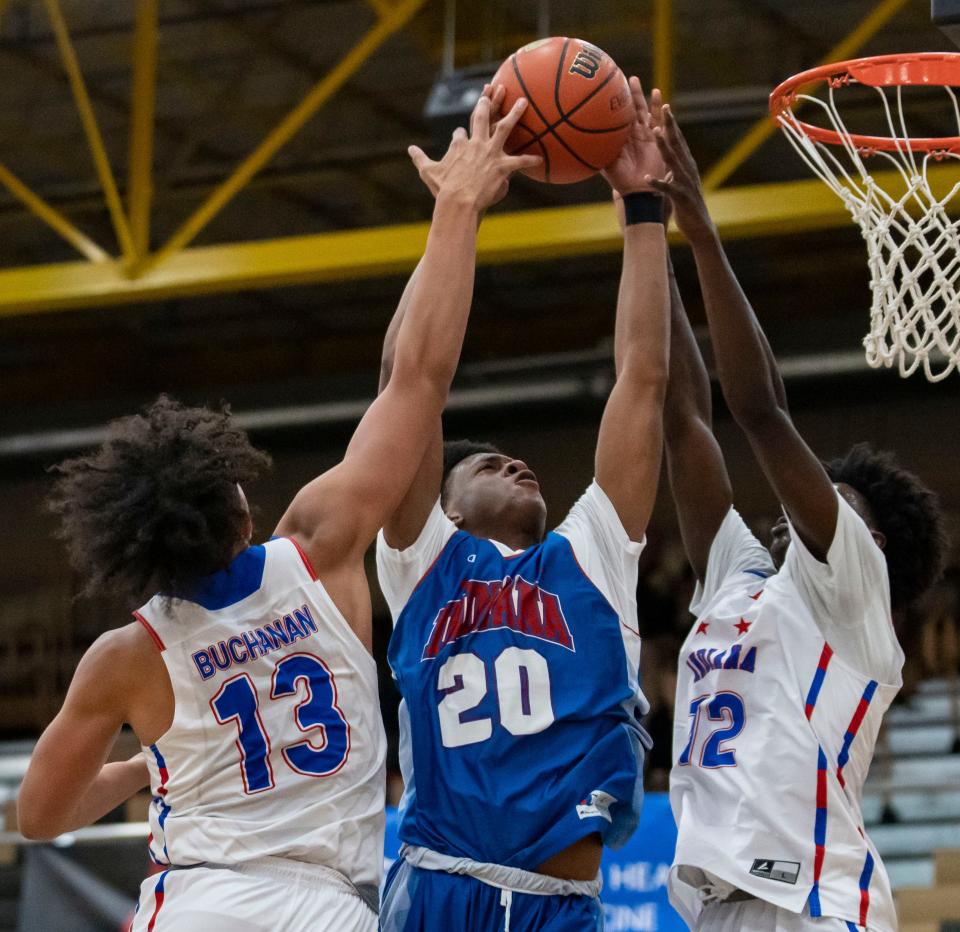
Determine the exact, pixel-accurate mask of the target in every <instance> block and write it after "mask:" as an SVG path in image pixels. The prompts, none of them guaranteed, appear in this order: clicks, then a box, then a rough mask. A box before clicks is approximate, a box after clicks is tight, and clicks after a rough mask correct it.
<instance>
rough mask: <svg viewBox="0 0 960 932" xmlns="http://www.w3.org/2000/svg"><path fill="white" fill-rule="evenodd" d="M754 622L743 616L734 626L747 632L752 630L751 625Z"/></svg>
mask: <svg viewBox="0 0 960 932" xmlns="http://www.w3.org/2000/svg"><path fill="white" fill-rule="evenodd" d="M752 624H753V622H752V621H745V620H744V619H743V618H741V619H740V621H738V622H737V624H735V625H734V628H736V629H737V631H739V632H740V633H741V634H746V633H747V632H748V631H749V630H750V625H752Z"/></svg>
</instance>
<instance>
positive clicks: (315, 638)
mask: <svg viewBox="0 0 960 932" xmlns="http://www.w3.org/2000/svg"><path fill="white" fill-rule="evenodd" d="M523 106H524V102H523V101H520V102H519V103H518V104H517V106H516V107H515V108H514V109H513V110H512V111H511V113H510V114H509V115H508V116H507V117H506V118H505V119H504V120H503V121H501V123H500V125H498V126H497V127H496V129H494V130H493V131H492V132H491V131H490V130H489V120H490V101H489V100H488V99H486V98H485V99H483V100H481V101H480V102H479V103H478V105H477V108H476V111H475V112H474V115H473V126H474V129H475V132H474V134H473V136H472V137H471V138H469V139H468V138H467V135H466V133H465V132H464V131H463V130H458V131H457V132H456V133H455V134H454V138H453V141H452V143H451V145H450V148H449V149H448V151H447V153H446V155H445V156H444V158H443V159H442V161H440V162H439V163H436V164H435V165H434V166H433V168H432V171H433V177H434V181H435V184H436V186H437V189H438V190H437V196H436V204H435V207H434V214H433V222H432V224H431V228H430V234H429V237H428V240H427V248H426V253H425V255H424V258H423V262H422V265H421V268H420V275H419V276H418V279H417V283H416V286H415V288H414V289H413V290H412V293H411V294H410V296H409V309H408V312H407V314H406V316H405V318H404V322H403V325H402V326H401V327H400V331H399V333H398V334H397V340H396V342H397V350H396V365H395V369H394V374H393V378H392V379H391V381H390V385H389V387H388V388H387V389H386V390H385V391H384V392H383V393H382V394H381V395H380V396H379V398H378V399H377V400H376V401H375V402H374V404H373V405H371V407H370V408H369V410H368V411H367V412H366V414H365V415H364V416H363V419H362V420H361V421H360V424H359V425H358V427H357V429H356V431H355V432H354V435H353V438H352V439H351V441H350V444H349V445H348V447H347V450H346V453H345V455H344V458H343V460H342V461H341V462H340V463H339V464H338V465H337V466H335V467H333V468H332V469H330V470H328V471H327V472H325V473H323V474H322V475H320V476H319V477H317V478H316V479H314V480H313V481H311V482H310V483H308V484H307V485H305V486H304V487H303V488H302V489H301V490H300V492H299V493H298V494H297V495H296V497H295V498H294V499H293V501H292V502H291V504H290V506H289V508H288V509H287V511H286V513H285V514H284V516H283V517H282V518H281V520H280V524H279V526H278V527H277V529H276V531H275V536H274V537H273V538H271V540H270V541H268V542H267V543H266V544H262V545H258V546H251V545H250V540H251V535H252V525H251V520H250V513H249V510H248V508H247V503H246V499H245V497H244V494H243V491H242V489H241V484H242V483H246V482H248V481H250V480H252V479H253V478H254V477H255V476H256V475H257V473H259V472H260V471H261V470H262V468H263V467H264V466H265V465H266V463H267V458H266V457H265V456H264V455H263V454H262V453H259V452H258V451H256V450H255V449H253V447H252V446H250V444H249V441H248V439H247V437H246V435H245V434H243V432H242V431H240V430H239V429H237V428H236V427H234V426H232V425H231V423H230V420H229V417H228V415H227V414H225V413H218V412H214V411H210V410H207V409H201V408H184V407H181V406H180V405H178V404H176V403H174V402H172V401H170V400H169V399H166V398H161V399H160V400H159V401H158V402H156V403H155V404H154V405H153V406H152V407H150V408H149V409H148V410H147V411H146V413H145V414H144V415H143V416H136V417H131V418H126V419H124V420H121V421H117V422H115V423H114V424H112V425H111V427H110V429H109V431H108V436H107V439H106V441H105V443H104V444H103V446H102V447H101V448H100V450H99V451H98V452H96V453H94V454H92V455H90V456H85V457H81V458H79V459H75V460H72V461H69V462H67V463H64V464H63V465H62V466H61V467H60V468H59V472H60V476H61V478H60V480H59V484H58V488H57V492H56V495H55V497H54V504H55V508H56V510H57V511H58V512H59V513H60V515H61V517H62V519H63V531H64V536H65V537H66V539H67V542H68V544H69V546H70V550H71V553H72V556H73V558H74V562H75V563H76V565H77V568H78V570H79V571H80V572H81V573H82V574H84V576H85V577H86V578H87V580H88V581H89V583H90V585H91V587H105V586H109V587H111V588H113V589H115V590H116V591H118V592H119V593H122V594H123V595H125V596H127V597H129V598H131V599H132V598H134V597H137V596H140V595H141V594H149V592H152V591H157V592H158V594H157V595H156V596H154V597H153V598H152V599H150V601H148V602H147V603H146V604H145V605H144V606H143V607H142V608H141V609H140V610H139V611H137V612H135V613H134V614H135V617H136V622H134V623H132V624H130V625H128V626H126V627H124V628H120V629H118V630H115V631H111V632H110V633H108V634H105V635H103V636H102V637H101V638H100V639H99V640H98V641H97V642H96V643H95V644H94V645H93V646H92V647H91V648H90V650H89V651H88V652H87V653H86V654H85V656H84V657H83V659H82V660H81V661H80V665H79V667H78V668H77V672H76V675H75V676H74V679H73V682H72V684H71V686H70V690H69V692H68V694H67V698H66V700H65V702H64V706H63V708H62V709H61V711H60V712H59V714H58V715H57V716H56V718H55V719H54V721H53V722H52V723H51V725H50V726H49V727H48V728H47V730H46V731H45V732H44V734H43V736H42V737H41V738H40V741H39V742H38V744H37V747H36V750H35V751H34V754H33V757H32V759H31V762H30V767H29V769H28V771H27V774H26V777H25V778H24V781H23V785H22V787H21V790H20V797H19V805H18V810H19V812H18V815H19V824H20V829H21V831H22V832H23V833H24V834H25V835H27V836H28V837H32V838H50V837H53V836H55V835H57V834H59V833H61V832H63V831H66V830H68V829H71V828H74V827H76V826H78V825H82V824H84V823H86V822H89V821H93V820H95V819H96V818H98V817H99V816H101V815H102V814H103V813H105V812H106V811H108V810H109V809H111V808H113V807H114V806H115V805H117V804H118V803H119V802H121V801H122V800H123V799H125V798H126V797H127V796H129V795H130V794H131V793H132V792H134V791H136V790H137V789H139V788H140V787H141V786H142V785H143V784H144V783H145V782H146V777H147V769H149V780H150V784H151V786H152V789H153V794H154V805H153V807H152V811H151V818H150V821H151V828H152V832H153V834H152V837H151V841H150V851H151V854H152V855H153V857H154V858H155V859H156V860H157V861H159V862H160V863H162V864H164V865H167V866H168V869H167V870H165V871H163V872H162V873H161V874H159V876H157V877H151V878H148V879H147V880H146V881H144V883H143V886H142V888H141V895H140V903H139V907H138V914H137V917H136V919H135V921H134V924H133V929H134V930H137V932H142V930H156V932H163V930H178V932H184V930H202V932H269V930H277V929H282V930H284V932H295V930H304V932H307V930H309V932H319V930H330V932H347V930H349V932H362V930H373V929H375V928H376V926H377V918H376V909H377V898H378V887H379V883H380V879H381V875H382V869H383V802H384V756H385V738H384V734H383V726H382V723H381V720H380V714H379V702H378V697H377V676H376V668H375V663H374V660H373V658H372V656H371V654H370V648H371V608H370V594H369V590H368V588H367V581H366V578H365V576H364V569H363V557H364V552H365V551H366V550H367V548H368V546H369V545H370V543H371V542H372V541H373V539H374V537H375V535H376V533H377V530H378V529H379V528H380V527H381V526H382V524H383V523H384V521H386V520H387V518H388V517H389V515H390V514H391V513H392V512H393V511H394V510H395V509H396V507H397V505H398V504H399V503H400V501H401V499H402V497H403V495H404V493H405V492H406V489H407V487H408V486H409V485H410V482H411V480H412V479H413V477H414V474H415V472H416V470H417V468H418V466H419V464H420V461H421V460H422V458H423V455H424V450H425V448H426V445H427V443H428V442H429V441H431V440H432V435H433V424H434V422H435V420H436V419H437V418H439V416H440V412H441V410H442V408H443V404H444V401H445V399H446V396H447V392H448V390H449V385H450V381H451V379H452V377H453V373H454V369H455V368H456V362H457V358H458V355H459V352H460V346H461V343H462V340H463V333H464V329H465V327H466V321H467V315H468V311H469V307H470V299H471V294H472V290H473V277H474V264H475V263H474V260H475V240H476V231H477V223H478V218H479V215H480V213H482V211H483V210H484V209H485V208H486V207H487V206H488V205H489V204H490V203H492V202H493V201H494V200H497V199H498V198H499V197H501V196H503V194H504V193H505V189H506V185H507V182H508V178H509V176H510V174H511V173H512V172H513V171H515V170H517V169H522V168H525V167H530V166H532V165H535V164H536V163H537V161H538V159H537V158H536V157H533V156H522V157H521V156H508V155H506V154H505V153H504V152H503V143H504V141H505V140H506V138H507V135H508V133H509V130H510V128H511V126H512V125H513V124H514V123H515V122H516V120H517V119H518V118H519V116H520V113H521V112H522V110H523ZM125 722H126V723H129V724H130V725H131V726H132V728H133V730H134V731H135V733H136V734H137V736H138V738H139V739H140V742H141V744H142V745H143V756H144V758H145V761H146V766H144V764H143V763H142V762H140V763H138V762H136V761H134V762H128V763H127V764H118V765H113V766H107V767H105V768H103V769H101V768H102V765H103V761H104V759H105V758H106V757H107V754H108V753H109V751H110V748H111V746H112V745H113V743H114V739H115V738H116V735H117V731H118V729H119V728H120V726H121V725H122V724H123V723H125Z"/></svg>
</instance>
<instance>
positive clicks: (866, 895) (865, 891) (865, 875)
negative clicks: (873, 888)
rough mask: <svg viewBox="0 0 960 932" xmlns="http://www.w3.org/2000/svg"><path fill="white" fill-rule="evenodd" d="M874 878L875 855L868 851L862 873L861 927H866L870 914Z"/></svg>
mask: <svg viewBox="0 0 960 932" xmlns="http://www.w3.org/2000/svg"><path fill="white" fill-rule="evenodd" d="M872 877H873V855H872V854H871V853H870V852H869V851H868V852H867V857H866V859H865V860H864V862H863V870H862V871H861V873H860V925H862V926H864V927H866V925H867V913H868V912H870V879H871V878H872Z"/></svg>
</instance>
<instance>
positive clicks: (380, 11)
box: [367, 0, 390, 16]
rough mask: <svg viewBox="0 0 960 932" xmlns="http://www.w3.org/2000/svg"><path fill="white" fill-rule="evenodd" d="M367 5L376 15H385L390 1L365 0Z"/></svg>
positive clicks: (388, 9) (388, 10)
mask: <svg viewBox="0 0 960 932" xmlns="http://www.w3.org/2000/svg"><path fill="white" fill-rule="evenodd" d="M367 6H369V7H370V9H371V10H373V12H374V13H376V14H377V16H386V15H387V14H388V13H389V12H390V3H389V2H388V0H367Z"/></svg>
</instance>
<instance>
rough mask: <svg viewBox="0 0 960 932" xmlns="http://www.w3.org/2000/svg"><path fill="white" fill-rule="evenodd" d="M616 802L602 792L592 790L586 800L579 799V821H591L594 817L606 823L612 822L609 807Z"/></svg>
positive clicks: (612, 797) (613, 797)
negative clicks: (598, 817)
mask: <svg viewBox="0 0 960 932" xmlns="http://www.w3.org/2000/svg"><path fill="white" fill-rule="evenodd" d="M616 801H617V798H616V797H615V796H611V795H610V794H609V793H605V792H604V791H603V790H594V791H593V792H592V793H591V794H590V796H589V797H588V798H587V799H581V800H580V805H579V806H577V815H578V816H579V817H580V818H581V819H592V818H593V817H594V816H600V818H601V819H606V820H607V821H608V822H612V821H613V817H612V816H611V815H610V807H611V806H612V805H613V804H614V803H615V802H616Z"/></svg>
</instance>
